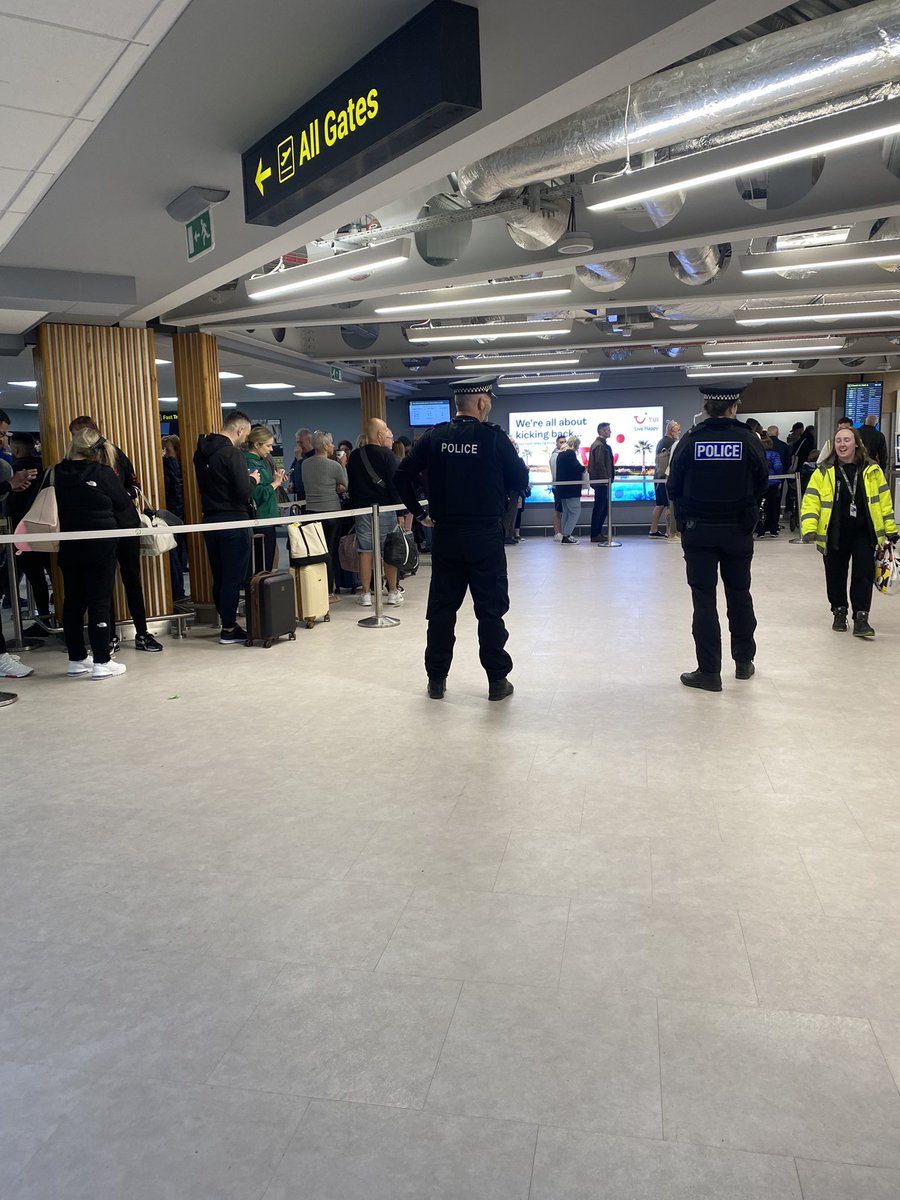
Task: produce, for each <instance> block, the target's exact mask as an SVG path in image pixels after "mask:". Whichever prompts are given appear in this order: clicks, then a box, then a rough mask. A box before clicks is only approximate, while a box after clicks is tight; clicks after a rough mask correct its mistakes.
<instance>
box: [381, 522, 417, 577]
mask: <svg viewBox="0 0 900 1200" xmlns="http://www.w3.org/2000/svg"><path fill="white" fill-rule="evenodd" d="M384 561H385V562H386V563H387V564H388V566H389V567H396V568H397V570H398V571H399V572H400V574H401V575H415V573H416V571H417V570H418V569H419V550H418V547H417V546H416V539H415V538H414V537H413V535H412V530H409V531H406V530H403V529H401V528H400V526H399V525H398V526H397V528H396V529H394V530H392V532H391V533H389V534H388V535H387V537H386V538H385V542H384Z"/></svg>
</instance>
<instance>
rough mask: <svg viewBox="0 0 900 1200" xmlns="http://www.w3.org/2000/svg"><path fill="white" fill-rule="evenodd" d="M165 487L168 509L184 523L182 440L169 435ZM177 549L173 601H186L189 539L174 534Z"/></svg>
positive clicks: (172, 568) (165, 443)
mask: <svg viewBox="0 0 900 1200" xmlns="http://www.w3.org/2000/svg"><path fill="white" fill-rule="evenodd" d="M162 449H163V485H164V487H165V492H166V509H167V510H168V511H169V512H170V513H171V514H172V516H173V517H177V518H178V519H179V521H184V476H183V474H182V470H181V438H180V437H179V436H178V434H177V433H169V434H166V436H165V437H164V438H163V440H162ZM173 536H174V538H175V549H174V550H170V551H169V572H170V574H171V577H172V599H173V600H176V601H177V600H183V599H184V573H185V571H186V570H187V566H188V557H187V537H186V535H185V534H183V533H173Z"/></svg>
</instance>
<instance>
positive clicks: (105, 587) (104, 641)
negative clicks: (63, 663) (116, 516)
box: [59, 541, 137, 663]
mask: <svg viewBox="0 0 900 1200" xmlns="http://www.w3.org/2000/svg"><path fill="white" fill-rule="evenodd" d="M135 545H137V541H135ZM59 565H60V569H61V570H62V576H63V584H64V586H65V597H64V599H63V612H62V620H63V633H64V634H65V639H66V649H67V650H68V652H69V660H70V661H71V662H81V661H82V659H84V658H86V657H87V647H86V646H85V644H84V614H85V611H87V626H88V641H89V642H90V643H91V653H92V654H93V656H94V662H96V663H106V662H109V637H110V633H111V632H112V629H111V624H112V590H113V584H114V583H115V579H116V551H115V548H114V547H113V546H110V548H109V554H108V555H107V556H104V557H103V558H91V559H81V560H79V561H76V562H61V563H60V564H59Z"/></svg>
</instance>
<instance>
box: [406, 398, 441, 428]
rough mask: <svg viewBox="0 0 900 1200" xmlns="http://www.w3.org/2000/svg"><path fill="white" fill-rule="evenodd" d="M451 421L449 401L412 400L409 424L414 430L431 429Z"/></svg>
mask: <svg viewBox="0 0 900 1200" xmlns="http://www.w3.org/2000/svg"><path fill="white" fill-rule="evenodd" d="M449 420H450V401H449V400H410V402H409V423H410V425H411V426H412V428H413V429H421V428H423V427H424V428H425V429H430V428H431V426H432V425H440V424H441V422H442V421H449Z"/></svg>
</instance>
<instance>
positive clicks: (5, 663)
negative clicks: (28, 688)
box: [0, 654, 34, 679]
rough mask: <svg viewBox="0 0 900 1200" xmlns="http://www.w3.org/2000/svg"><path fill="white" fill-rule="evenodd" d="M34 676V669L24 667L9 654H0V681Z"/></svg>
mask: <svg viewBox="0 0 900 1200" xmlns="http://www.w3.org/2000/svg"><path fill="white" fill-rule="evenodd" d="M33 674H34V667H26V666H24V664H23V663H21V662H19V660H18V659H17V658H13V656H12V655H11V654H0V679H25V678H26V677H27V676H28V675H33Z"/></svg>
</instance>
